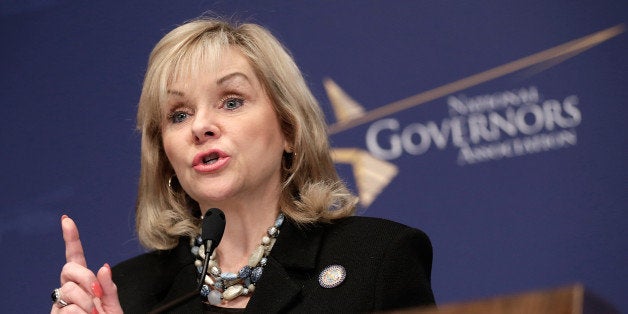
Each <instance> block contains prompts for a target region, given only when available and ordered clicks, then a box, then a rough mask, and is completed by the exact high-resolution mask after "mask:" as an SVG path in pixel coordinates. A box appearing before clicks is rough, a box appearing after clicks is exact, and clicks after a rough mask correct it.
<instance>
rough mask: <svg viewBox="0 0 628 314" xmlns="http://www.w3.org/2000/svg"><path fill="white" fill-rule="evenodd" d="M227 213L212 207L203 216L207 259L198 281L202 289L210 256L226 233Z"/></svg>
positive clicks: (203, 236) (202, 234)
mask: <svg viewBox="0 0 628 314" xmlns="http://www.w3.org/2000/svg"><path fill="white" fill-rule="evenodd" d="M225 224H226V220H225V213H223V212H222V210H220V209H218V208H210V209H209V210H208V211H207V213H205V217H204V218H203V223H202V225H203V228H202V229H201V230H202V233H201V239H202V240H203V244H205V261H204V263H203V271H201V277H200V278H199V282H198V289H196V290H199V291H200V290H201V288H202V287H203V282H204V281H205V276H206V274H207V265H208V264H209V257H210V256H211V255H212V253H214V250H215V249H216V247H217V246H218V244H220V240H222V234H223V233H225Z"/></svg>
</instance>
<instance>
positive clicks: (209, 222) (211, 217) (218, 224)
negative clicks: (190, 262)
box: [201, 208, 226, 251]
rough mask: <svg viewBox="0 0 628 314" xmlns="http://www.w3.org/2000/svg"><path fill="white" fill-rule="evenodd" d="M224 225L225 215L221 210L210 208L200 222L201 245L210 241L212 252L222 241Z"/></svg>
mask: <svg viewBox="0 0 628 314" xmlns="http://www.w3.org/2000/svg"><path fill="white" fill-rule="evenodd" d="M225 223H226V221H225V213H223V212H222V210H220V209H218V208H210V209H209V210H208V211H207V213H205V217H204V218H203V222H202V224H203V226H202V229H201V230H202V234H201V238H202V239H203V243H207V241H208V240H211V241H212V247H211V251H213V250H214V249H215V248H216V247H217V246H218V244H219V243H220V240H222V234H223V233H224V232H225ZM206 249H209V248H206Z"/></svg>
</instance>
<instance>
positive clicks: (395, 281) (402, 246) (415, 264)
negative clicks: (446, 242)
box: [374, 227, 435, 309]
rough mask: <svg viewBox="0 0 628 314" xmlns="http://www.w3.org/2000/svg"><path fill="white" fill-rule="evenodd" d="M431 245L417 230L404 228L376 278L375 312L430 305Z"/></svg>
mask: <svg viewBox="0 0 628 314" xmlns="http://www.w3.org/2000/svg"><path fill="white" fill-rule="evenodd" d="M431 272H432V244H431V243H430V240H429V238H428V236H427V235H426V234H425V233H423V232H422V231H420V230H417V229H414V228H411V227H407V228H405V229H404V230H403V231H402V232H399V233H398V236H396V237H395V238H394V239H393V240H392V241H391V243H390V245H389V246H388V248H387V249H386V251H385V253H384V255H383V259H382V264H381V269H380V271H379V272H378V275H377V280H376V282H377V285H376V287H377V288H376V295H377V296H378V297H377V298H375V299H376V300H378V301H377V302H379V303H380V304H374V306H375V308H379V309H395V308H407V307H416V306H423V305H433V304H435V301H434V294H433V292H432V288H431Z"/></svg>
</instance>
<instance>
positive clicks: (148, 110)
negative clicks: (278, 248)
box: [135, 18, 357, 249]
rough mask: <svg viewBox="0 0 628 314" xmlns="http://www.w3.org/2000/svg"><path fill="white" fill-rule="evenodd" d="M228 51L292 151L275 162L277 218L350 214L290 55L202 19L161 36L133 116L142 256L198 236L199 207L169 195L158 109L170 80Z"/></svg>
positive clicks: (350, 203) (315, 109)
mask: <svg viewBox="0 0 628 314" xmlns="http://www.w3.org/2000/svg"><path fill="white" fill-rule="evenodd" d="M227 47H236V48H238V49H239V50H240V51H241V52H242V53H243V54H244V55H245V56H246V57H247V58H248V61H249V63H250V65H251V66H252V68H253V69H254V71H255V72H256V75H257V76H258V79H259V80H260V82H262V85H263V87H264V89H265V91H266V93H268V95H269V97H270V99H271V102H272V103H273V105H274V109H275V111H276V113H277V117H278V119H279V122H280V125H281V129H282V131H283V133H284V136H285V137H286V139H288V141H289V142H290V143H291V144H292V148H293V150H294V153H284V159H283V161H282V165H283V167H282V189H281V196H280V198H279V206H280V208H281V210H282V212H283V213H284V214H285V215H286V216H288V217H289V218H290V219H292V220H293V221H295V222H296V223H298V224H308V223H313V222H318V221H322V222H327V221H331V220H333V219H337V218H341V217H346V216H350V215H352V214H353V213H354V212H355V206H356V203H357V198H356V197H355V196H354V195H352V194H351V193H350V192H349V191H348V189H347V188H346V186H345V184H344V183H343V182H342V181H341V180H340V179H339V177H338V174H337V172H336V169H335V167H334V164H333V161H332V159H331V156H330V147H329V142H328V139H327V132H326V125H325V122H324V116H323V114H322V112H321V110H320V107H319V105H318V103H317V101H316V99H315V98H314V96H313V95H312V93H311V91H310V90H309V88H308V87H307V85H306V83H305V80H304V79H303V76H302V74H301V72H300V71H299V69H298V67H297V65H296V64H295V63H294V61H293V59H292V57H291V56H290V54H289V52H288V51H287V50H286V49H285V48H284V47H283V45H282V44H281V43H280V42H279V41H278V40H277V39H276V38H275V37H274V36H273V35H272V34H271V33H270V32H269V31H268V30H266V29H265V28H263V27H261V26H259V25H255V24H241V25H232V24H230V23H228V22H225V21H222V20H219V19H208V18H203V19H198V20H194V21H191V22H188V23H186V24H183V25H181V26H179V27H177V28H175V29H174V30H172V31H171V32H169V33H168V34H166V35H165V36H164V37H163V38H162V39H161V40H160V41H159V43H157V45H156V46H155V48H154V49H153V51H152V52H151V55H150V58H149V61H148V69H147V71H146V77H145V79H144V85H143V88H142V95H141V97H140V101H139V107H138V113H137V127H138V129H139V130H140V132H141V133H142V152H141V173H140V180H139V191H138V200H137V207H136V217H135V218H136V229H137V232H138V236H139V239H140V242H141V243H142V245H143V246H145V247H146V248H149V249H169V248H172V247H174V246H175V245H176V244H177V242H178V239H179V237H181V236H196V235H197V234H198V226H199V218H198V216H199V213H200V209H199V208H198V203H196V202H195V201H194V200H192V199H191V198H190V197H189V196H188V195H187V194H185V192H184V191H183V190H182V189H180V188H179V189H176V188H174V189H173V188H172V187H169V185H172V184H170V183H171V182H170V180H171V179H172V178H173V176H174V174H175V173H174V170H173V169H172V167H171V165H170V163H169V161H168V159H167V157H166V154H165V152H164V149H163V145H162V138H161V121H162V119H163V114H162V106H163V103H164V99H165V95H166V92H167V88H168V85H169V83H170V82H172V80H174V79H176V78H177V77H179V75H182V74H184V73H188V72H189V71H191V70H192V69H194V68H195V67H197V66H198V64H201V63H200V61H201V60H204V58H207V56H212V55H213V56H216V55H218V54H219V53H220V51H221V50H223V49H224V48H227Z"/></svg>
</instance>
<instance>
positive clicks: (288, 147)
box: [283, 139, 294, 154]
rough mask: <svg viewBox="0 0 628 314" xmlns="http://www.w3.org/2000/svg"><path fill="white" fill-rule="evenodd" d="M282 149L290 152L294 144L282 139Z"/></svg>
mask: <svg viewBox="0 0 628 314" xmlns="http://www.w3.org/2000/svg"><path fill="white" fill-rule="evenodd" d="M283 151H284V152H286V153H288V154H292V153H293V152H294V145H292V143H290V142H289V141H288V140H287V139H284V140H283Z"/></svg>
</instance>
